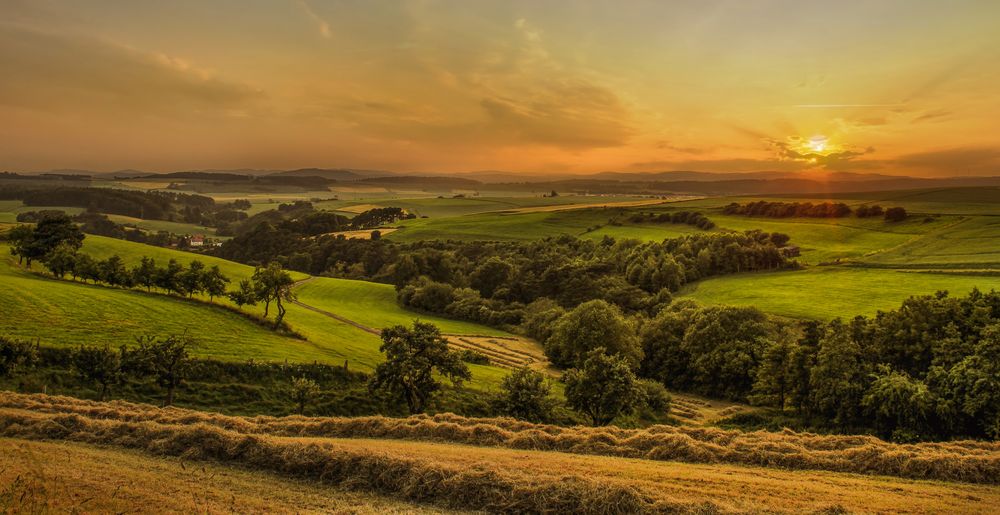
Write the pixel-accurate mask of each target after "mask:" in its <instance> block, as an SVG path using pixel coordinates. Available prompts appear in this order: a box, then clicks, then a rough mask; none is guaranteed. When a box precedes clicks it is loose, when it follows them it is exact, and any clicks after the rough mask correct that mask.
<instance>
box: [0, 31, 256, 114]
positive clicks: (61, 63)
mask: <svg viewBox="0 0 1000 515" xmlns="http://www.w3.org/2000/svg"><path fill="white" fill-rule="evenodd" d="M0 75H2V76H3V77H4V78H3V80H2V81H0V104H3V105H7V106H11V107H18V108H28V109H34V110H43V111H52V112H58V113H60V114H65V113H81V112H90V113H98V114H101V115H109V114H116V113H117V114H127V115H133V116H141V115H151V114H156V115H165V116H166V115H168V116H171V117H176V116H185V115H195V116H200V115H206V114H234V113H238V112H240V111H242V110H244V109H246V108H248V106H249V104H250V103H252V102H253V101H254V100H255V99H257V98H260V96H261V93H260V92H259V91H257V90H254V89H253V88H250V87H248V86H246V85H242V84H238V83H233V82H227V81H223V80H220V79H217V78H215V77H213V75H212V74H211V73H210V72H208V71H206V70H202V69H199V68H197V67H196V66H194V65H193V64H192V63H190V62H187V61H185V60H183V59H179V58H176V57H172V56H167V55H164V54H157V53H149V52H142V51H139V50H135V49H132V48H129V47H126V46H123V45H118V44H114V43H111V42H108V41H104V40H101V39H96V38H91V37H86V36H81V35H77V34H73V33H66V34H55V33H48V32H42V31H37V30H31V29H24V28H16V27H12V26H7V25H0Z"/></svg>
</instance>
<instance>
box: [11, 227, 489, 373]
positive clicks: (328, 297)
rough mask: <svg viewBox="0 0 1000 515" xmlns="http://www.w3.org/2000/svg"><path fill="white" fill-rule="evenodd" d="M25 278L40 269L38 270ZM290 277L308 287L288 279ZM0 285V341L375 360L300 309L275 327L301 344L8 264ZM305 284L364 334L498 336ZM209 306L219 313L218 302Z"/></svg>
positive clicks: (200, 306) (356, 284)
mask: <svg viewBox="0 0 1000 515" xmlns="http://www.w3.org/2000/svg"><path fill="white" fill-rule="evenodd" d="M82 251H83V252H85V253H87V254H90V255H92V256H94V257H98V258H105V257H108V256H111V255H113V254H115V255H118V256H120V257H122V259H123V260H124V261H125V262H126V263H129V264H134V263H137V262H138V261H139V260H140V258H141V257H142V256H150V257H153V258H154V259H155V260H156V261H157V263H158V264H159V265H160V266H162V265H163V264H165V263H166V262H167V261H168V260H169V259H170V258H175V259H177V260H178V261H179V262H181V263H182V264H185V265H186V264H187V263H189V262H190V261H191V260H193V259H199V260H201V261H202V262H204V263H205V264H206V265H208V266H211V265H215V264H217V265H219V267H220V268H221V269H222V271H223V273H224V274H225V275H227V276H228V277H230V278H231V279H233V280H237V279H239V278H243V277H248V276H249V275H250V274H252V273H253V268H252V267H249V266H246V265H242V264H239V263H234V262H231V261H226V260H223V259H218V258H213V257H210V256H202V255H197V254H193V253H188V252H182V251H178V250H172V249H166V248H161V247H154V246H149V245H143V244H138V243H132V242H128V241H123V240H116V239H112V238H105V237H101V236H93V235H88V236H87V238H86V239H85V240H84V246H83V249H82ZM35 268H36V269H37V270H36V271H40V270H41V269H42V268H41V267H40V266H39V265H36V266H35ZM293 276H294V277H295V278H296V279H304V278H307V277H308V276H306V275H305V274H300V273H296V272H293ZM0 281H2V282H3V285H4V288H2V289H0V310H2V311H3V313H4V317H2V320H0V334H9V335H12V336H16V337H22V338H30V339H38V340H39V341H41V342H42V343H43V344H46V345H55V346H66V345H69V346H76V345H79V344H81V343H83V344H96V345H102V344H105V343H107V344H110V345H112V346H116V347H117V346H118V345H121V344H128V343H131V342H133V341H134V338H135V337H136V336H140V335H143V334H159V335H165V334H181V333H187V334H189V335H192V336H193V337H194V338H195V339H196V341H197V346H196V349H195V353H196V354H197V355H199V356H205V357H214V358H219V359H224V360H235V361H244V360H247V359H255V360H265V361H285V360H287V361H291V362H311V361H319V362H325V363H334V364H343V363H344V361H345V360H346V361H348V362H349V366H350V367H351V368H352V369H356V370H372V369H373V368H374V367H375V365H377V364H378V363H379V362H381V360H382V355H381V353H380V352H379V345H380V344H381V341H380V340H379V338H378V336H376V335H373V334H371V333H368V332H365V331H363V330H361V329H358V328H356V327H354V326H351V325H349V324H345V323H343V322H340V321H338V320H335V319H333V318H330V317H327V316H324V315H322V314H319V313H316V312H313V311H310V310H308V309H305V308H303V307H300V306H295V305H288V306H287V308H288V313H287V315H286V318H285V320H286V322H288V324H289V325H290V326H291V327H292V329H293V330H295V331H296V332H298V333H300V334H302V335H304V336H305V337H306V338H307V340H308V341H303V340H299V339H295V338H290V337H285V336H280V335H278V334H276V333H274V332H272V331H270V330H268V329H266V328H263V327H261V326H259V325H257V324H256V323H254V322H252V321H250V320H248V319H247V318H245V317H243V316H241V315H239V314H236V313H232V312H231V311H229V310H227V309H224V308H222V307H217V306H211V305H207V304H205V303H204V302H199V301H198V300H194V301H190V300H186V299H181V298H176V297H171V296H167V295H163V294H158V293H145V292H142V291H136V290H123V289H117V288H109V287H105V286H94V285H88V284H83V283H81V282H76V281H70V280H61V281H60V280H55V279H52V278H49V277H46V276H43V275H41V274H38V273H32V272H28V271H26V270H23V269H21V268H19V267H18V266H17V265H16V261H15V260H13V259H12V258H9V257H8V258H4V259H3V260H2V262H0ZM314 282H315V284H316V287H315V288H314V289H312V291H311V292H308V293H307V295H306V298H307V299H309V301H310V302H312V301H313V300H314V298H315V300H317V301H318V302H319V303H321V306H318V307H321V309H325V310H327V311H332V312H335V313H337V314H339V315H341V316H345V317H348V318H351V317H354V316H358V317H360V320H358V321H359V322H361V323H364V324H369V325H372V326H374V327H378V328H380V327H382V326H384V325H390V324H395V323H410V322H412V320H413V319H415V318H421V319H424V320H430V321H433V322H435V323H440V324H442V327H444V328H445V330H446V331H449V332H459V333H468V334H504V333H503V332H502V331H498V330H496V329H490V328H486V327H484V326H479V325H477V324H473V323H469V322H460V321H452V320H447V319H443V318H440V317H428V316H423V315H420V314H417V313H412V312H408V311H406V310H404V309H403V308H401V307H400V306H399V305H398V304H397V303H396V299H395V293H394V290H393V288H392V286H388V285H382V284H375V283H366V282H362V281H346V280H345V281H341V280H336V279H326V278H318V279H316V280H315V281H314ZM312 285H313V283H312V282H311V283H308V284H307V285H306V286H312ZM366 290H369V291H367V292H366ZM359 299H360V300H359ZM200 300H206V299H200ZM216 302H218V303H228V301H227V300H225V299H216ZM245 309H246V310H247V311H249V312H252V313H255V314H261V313H262V310H263V308H262V306H255V307H250V308H245ZM272 309H273V308H272ZM471 369H472V371H473V378H474V379H473V382H472V386H474V387H478V388H495V387H496V385H497V384H499V381H500V379H501V378H502V377H503V375H505V374H506V371H504V370H503V369H499V368H496V367H488V366H471Z"/></svg>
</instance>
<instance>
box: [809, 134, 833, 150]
mask: <svg viewBox="0 0 1000 515" xmlns="http://www.w3.org/2000/svg"><path fill="white" fill-rule="evenodd" d="M805 146H806V148H808V149H809V150H811V151H812V152H813V153H816V154H822V153H823V152H824V151H826V149H827V148H828V147H829V139H828V138H827V137H826V136H822V135H816V136H813V137H811V138H809V139H808V140H807V141H806V142H805Z"/></svg>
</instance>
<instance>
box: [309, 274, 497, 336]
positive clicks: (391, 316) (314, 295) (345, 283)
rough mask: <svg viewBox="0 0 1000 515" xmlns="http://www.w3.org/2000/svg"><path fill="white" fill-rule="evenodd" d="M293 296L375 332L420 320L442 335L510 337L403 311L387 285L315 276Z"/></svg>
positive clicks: (480, 326)
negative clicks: (435, 328)
mask: <svg viewBox="0 0 1000 515" xmlns="http://www.w3.org/2000/svg"><path fill="white" fill-rule="evenodd" d="M295 293H296V294H297V295H298V297H299V300H300V301H301V302H304V303H306V304H308V305H310V306H314V307H317V308H319V309H322V310H326V311H330V312H332V313H335V314H337V315H340V316H342V317H344V318H347V319H349V320H353V321H355V322H357V323H359V324H362V325H365V326H367V327H372V328H376V329H381V328H385V327H389V326H393V325H400V324H401V325H411V324H412V323H413V321H414V320H416V319H419V320H421V321H423V322H430V323H433V324H434V325H437V326H438V327H439V328H440V329H441V332H444V333H455V334H485V335H490V336H509V333H506V332H504V331H501V330H499V329H494V328H492V327H488V326H484V325H479V324H475V323H472V322H465V321H461V320H452V319H448V318H443V317H440V316H435V315H425V314H421V313H415V312H413V311H408V310H406V309H403V308H402V307H401V306H399V304H397V303H396V288H394V287H393V286H392V285H390V284H378V283H372V282H368V281H352V280H350V279H333V278H329V277H316V278H313V279H311V280H309V281H306V282H303V283H301V284H300V285H299V286H298V287H296V288H295Z"/></svg>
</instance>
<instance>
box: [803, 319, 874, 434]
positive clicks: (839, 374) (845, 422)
mask: <svg viewBox="0 0 1000 515" xmlns="http://www.w3.org/2000/svg"><path fill="white" fill-rule="evenodd" d="M862 357H863V356H862V353H861V346H860V345H858V343H857V342H856V341H854V339H853V338H852V335H851V328H850V326H848V325H846V324H844V323H843V322H841V321H840V320H839V319H837V320H834V321H833V322H831V323H830V325H829V326H828V327H827V329H826V333H825V334H824V335H823V337H822V338H821V339H820V341H819V350H818V352H817V354H816V365H815V366H814V367H813V368H812V371H811V373H810V377H809V402H810V405H811V406H810V408H811V412H812V413H814V414H818V415H821V416H824V417H825V418H827V419H828V420H831V421H832V422H833V423H834V424H838V425H840V426H841V427H848V426H849V425H851V424H853V423H855V422H857V420H858V417H859V412H860V409H861V397H862V395H863V394H864V391H865V384H866V382H867V381H866V378H867V377H868V374H867V370H866V366H865V363H864V361H863V360H862Z"/></svg>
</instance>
